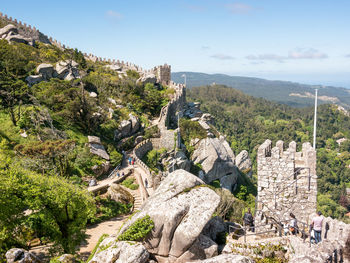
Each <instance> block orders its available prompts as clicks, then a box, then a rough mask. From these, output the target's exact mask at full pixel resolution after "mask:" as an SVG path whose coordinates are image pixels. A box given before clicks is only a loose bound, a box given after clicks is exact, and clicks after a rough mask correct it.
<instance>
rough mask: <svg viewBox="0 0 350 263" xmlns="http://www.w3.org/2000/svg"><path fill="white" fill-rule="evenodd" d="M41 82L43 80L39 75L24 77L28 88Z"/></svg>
mask: <svg viewBox="0 0 350 263" xmlns="http://www.w3.org/2000/svg"><path fill="white" fill-rule="evenodd" d="M43 80H44V78H43V77H42V76H41V75H30V76H28V77H26V82H27V83H28V85H29V86H33V85H34V84H37V83H39V82H41V81H43Z"/></svg>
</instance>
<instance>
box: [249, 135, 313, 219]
mask: <svg viewBox="0 0 350 263" xmlns="http://www.w3.org/2000/svg"><path fill="white" fill-rule="evenodd" d="M257 164H258V196H257V210H258V211H259V210H260V211H263V212H264V213H266V214H267V215H269V216H271V217H273V218H275V219H276V220H278V221H282V220H288V219H289V220H290V217H289V214H290V213H291V212H292V213H293V214H295V216H296V218H297V220H299V221H301V222H305V223H309V222H308V221H309V216H310V215H311V214H313V213H315V212H316V197H317V175H316V151H315V150H314V149H313V148H312V147H311V144H310V143H304V144H303V145H302V151H301V152H297V151H296V143H295V142H291V143H290V144H289V147H288V148H287V149H286V150H284V143H283V141H278V142H277V143H276V146H275V147H272V142H271V141H270V140H266V141H265V142H264V143H263V144H262V145H260V147H259V149H258V154H257ZM255 220H256V224H259V223H260V221H261V219H260V217H256V219H255Z"/></svg>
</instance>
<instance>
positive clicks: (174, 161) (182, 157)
mask: <svg viewBox="0 0 350 263" xmlns="http://www.w3.org/2000/svg"><path fill="white" fill-rule="evenodd" d="M168 163H169V164H168V170H169V172H173V171H175V170H177V169H183V170H185V171H188V172H189V171H190V169H191V161H190V160H188V158H187V156H186V154H185V153H184V152H183V151H177V152H176V154H175V157H174V158H171V159H170V160H169V161H168Z"/></svg>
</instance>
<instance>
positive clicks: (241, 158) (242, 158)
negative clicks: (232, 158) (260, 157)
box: [236, 150, 253, 177]
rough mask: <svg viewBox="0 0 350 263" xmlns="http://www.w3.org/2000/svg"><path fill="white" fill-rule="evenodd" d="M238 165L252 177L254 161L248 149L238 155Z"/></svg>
mask: <svg viewBox="0 0 350 263" xmlns="http://www.w3.org/2000/svg"><path fill="white" fill-rule="evenodd" d="M236 166H237V168H238V169H239V170H240V171H242V172H245V173H246V174H247V175H248V176H249V177H252V175H253V171H252V161H251V160H250V158H249V154H248V152H247V151H246V150H243V151H241V152H240V153H239V154H238V155H237V156H236Z"/></svg>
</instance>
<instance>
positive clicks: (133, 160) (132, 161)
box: [131, 158, 135, 166]
mask: <svg viewBox="0 0 350 263" xmlns="http://www.w3.org/2000/svg"><path fill="white" fill-rule="evenodd" d="M134 163H135V159H134V158H132V160H131V165H132V166H134Z"/></svg>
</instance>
